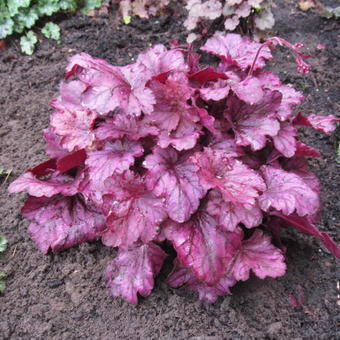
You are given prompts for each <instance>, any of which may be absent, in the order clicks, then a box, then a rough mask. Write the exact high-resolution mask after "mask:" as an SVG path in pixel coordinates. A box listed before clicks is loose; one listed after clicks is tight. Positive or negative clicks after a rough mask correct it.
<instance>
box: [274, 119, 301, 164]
mask: <svg viewBox="0 0 340 340" xmlns="http://www.w3.org/2000/svg"><path fill="white" fill-rule="evenodd" d="M295 137H296V130H295V128H294V126H291V125H290V124H289V123H281V128H280V130H279V132H278V133H277V135H276V136H274V137H273V142H274V145H275V148H276V149H277V150H278V151H280V152H281V153H282V154H283V155H284V156H285V157H293V156H294V155H295V151H296V139H295Z"/></svg>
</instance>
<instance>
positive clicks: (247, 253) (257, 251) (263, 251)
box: [229, 229, 286, 281]
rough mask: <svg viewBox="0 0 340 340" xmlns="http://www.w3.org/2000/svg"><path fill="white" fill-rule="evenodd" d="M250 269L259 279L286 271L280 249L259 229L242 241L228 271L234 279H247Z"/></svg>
mask: <svg viewBox="0 0 340 340" xmlns="http://www.w3.org/2000/svg"><path fill="white" fill-rule="evenodd" d="M250 271H253V272H254V273H255V275H256V276H258V277H259V278H261V279H264V278H265V277H279V276H282V275H284V273H285V272H286V264H285V262H284V256H283V255H282V252H281V250H279V249H278V248H276V247H274V246H273V245H272V243H271V241H270V237H269V236H266V235H264V234H263V232H262V231H261V230H258V229H257V230H255V232H254V234H253V235H252V236H251V238H250V239H248V240H246V241H243V243H242V247H241V249H240V250H239V251H238V252H237V255H236V256H235V258H234V261H233V265H232V269H229V272H230V273H231V274H232V275H233V277H235V279H236V280H242V281H245V280H248V279H249V275H250Z"/></svg>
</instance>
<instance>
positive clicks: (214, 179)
mask: <svg viewBox="0 0 340 340" xmlns="http://www.w3.org/2000/svg"><path fill="white" fill-rule="evenodd" d="M192 161H193V162H194V163H195V164H197V165H198V166H199V168H200V170H199V172H198V174H199V177H200V179H201V181H202V184H203V185H205V187H206V188H207V189H213V188H215V189H217V190H218V191H219V192H220V193H221V194H222V196H223V199H224V200H225V201H227V202H232V203H234V204H237V203H239V204H250V205H254V203H255V199H256V198H257V197H258V196H259V192H260V191H264V190H265V189H266V186H265V183H264V182H263V179H262V178H261V176H259V175H258V174H257V173H256V171H254V170H252V169H250V168H248V167H247V166H246V165H244V164H243V163H242V162H241V161H239V160H236V159H234V158H231V157H229V156H228V155H227V154H225V153H223V152H219V151H214V150H212V149H209V148H206V149H205V151H204V152H200V153H196V154H195V155H194V156H193V157H192Z"/></svg>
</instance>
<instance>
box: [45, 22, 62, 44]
mask: <svg viewBox="0 0 340 340" xmlns="http://www.w3.org/2000/svg"><path fill="white" fill-rule="evenodd" d="M41 33H42V34H43V35H44V36H45V37H46V38H47V39H53V40H57V41H59V40H60V27H59V26H58V25H56V24H54V23H53V22H48V23H47V24H46V25H45V26H44V27H43V28H42V30H41Z"/></svg>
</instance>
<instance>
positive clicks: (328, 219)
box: [0, 0, 340, 340]
mask: <svg viewBox="0 0 340 340" xmlns="http://www.w3.org/2000/svg"><path fill="white" fill-rule="evenodd" d="M296 2H297V1H290V0H285V1H276V3H277V7H276V8H275V11H274V12H275V17H276V25H275V27H274V29H273V31H272V34H275V35H278V36H280V37H282V38H286V39H288V40H289V41H291V42H294V43H295V42H303V43H304V44H305V46H306V51H307V53H309V54H311V55H313V56H314V57H313V58H312V59H310V63H311V65H312V66H313V69H312V72H311V73H310V74H309V75H300V74H297V73H296V69H295V64H294V61H293V58H292V57H291V56H290V54H289V52H288V51H287V50H282V49H279V50H277V51H276V52H275V54H276V57H277V58H276V59H275V61H274V62H272V63H270V65H269V67H270V69H272V70H274V71H275V72H277V73H279V74H280V76H281V78H282V80H283V81H284V82H285V83H290V84H292V85H293V86H295V87H296V88H298V89H299V90H300V91H302V92H303V93H304V94H305V97H306V100H305V102H304V104H303V105H302V106H301V108H300V109H301V111H303V112H305V113H316V114H321V115H323V114H336V111H339V99H340V97H339V96H340V93H339V88H340V86H339V85H340V80H339V74H340V66H339V55H340V45H339V42H340V39H339V32H340V30H339V28H340V25H339V22H336V21H335V20H327V19H324V18H321V17H320V16H319V15H318V14H316V13H313V12H311V11H309V12H301V11H299V10H298V9H297V7H296ZM325 2H326V1H325ZM328 3H329V4H333V5H335V4H336V3H337V1H329V2H328ZM183 15H184V11H183V8H182V7H181V6H180V5H178V4H177V5H176V4H175V5H174V6H173V7H172V9H171V11H170V12H169V13H167V14H165V15H164V16H162V17H160V18H155V19H152V20H138V19H134V20H133V22H132V24H130V25H128V26H124V25H122V24H121V23H120V22H119V18H118V16H117V15H116V14H115V12H114V11H111V12H110V13H109V14H108V15H102V14H101V15H96V16H94V17H84V16H80V15H75V16H61V17H56V18H55V21H57V22H58V23H59V24H60V26H61V29H62V40H61V43H60V44H57V43H55V42H53V41H48V40H46V39H44V38H42V39H41V43H40V44H39V46H38V48H37V51H36V52H35V54H34V55H33V56H24V55H22V54H21V53H20V51H19V46H18V39H12V40H10V41H8V42H7V48H6V49H5V50H3V51H2V52H0V53H1V55H0V117H1V120H0V167H1V168H5V169H12V175H11V176H10V177H9V178H8V179H7V181H6V183H2V185H1V196H0V210H1V211H0V216H1V225H0V234H3V235H5V236H6V237H7V239H8V242H9V246H8V249H7V251H6V253H5V256H3V257H2V258H1V260H0V261H1V262H0V270H1V271H3V272H5V273H6V275H7V279H6V284H7V289H6V291H5V292H4V293H3V294H2V295H1V296H0V339H15V340H17V339H18V340H19V339H20V340H26V339H27V340H35V339H45V340H46V339H47V340H63V339H65V340H72V339H93V340H99V339H100V340H111V339H112V340H114V339H122V340H123V339H129V340H135V339H136V340H137V339H155V340H156V339H162V340H166V339H168V340H170V339H176V340H177V339H178V340H182V339H183V340H189V339H190V340H222V339H339V338H340V331H339V323H340V318H339V307H340V301H339V295H338V294H340V291H339V279H340V277H339V265H338V264H337V262H336V260H335V259H334V258H333V257H332V256H331V255H330V254H329V253H328V252H327V251H326V250H325V249H324V247H323V246H322V245H321V244H320V242H319V241H318V240H315V239H313V238H312V237H309V236H306V235H301V234H297V233H295V232H294V231H288V232H286V234H285V235H284V242H285V244H286V245H287V263H288V270H287V274H286V275H285V276H284V277H282V278H279V279H265V280H260V279H257V278H255V277H252V278H251V279H250V280H248V281H247V282H240V283H238V284H237V285H236V286H235V287H234V288H232V289H231V291H232V295H231V296H226V297H223V298H219V299H218V301H217V302H216V303H215V304H210V305H209V304H208V305H206V304H200V303H199V302H198V301H197V297H196V296H195V294H194V293H192V292H188V291H186V290H185V289H171V288H169V287H167V285H166V284H165V283H164V278H165V276H166V271H167V270H169V268H166V269H165V270H164V271H163V272H162V273H161V274H160V276H159V277H158V279H157V281H156V285H155V289H154V291H153V292H152V293H151V295H150V296H148V297H147V298H141V299H140V303H139V305H138V306H136V307H135V306H133V305H130V304H128V303H127V302H125V301H123V300H122V299H120V298H113V297H112V296H111V295H110V293H109V292H108V290H107V289H106V288H105V285H104V283H103V269H104V268H105V266H106V264H107V263H108V262H109V261H110V260H111V259H112V258H113V257H114V254H115V250H114V249H110V248H107V247H104V246H102V245H101V244H100V242H94V243H87V244H82V245H80V246H77V247H73V248H72V249H69V250H66V251H63V252H59V253H50V254H48V255H43V254H41V253H40V252H39V251H38V250H37V249H36V248H35V246H34V244H33V242H32V241H31V240H30V239H29V237H28V234H27V225H28V221H27V220H24V219H23V218H22V217H21V216H20V214H19V211H20V208H21V206H22V204H23V202H24V199H25V194H17V195H9V194H8V193H7V187H8V183H9V182H11V181H12V180H13V179H15V178H16V177H17V176H19V175H20V174H21V173H22V172H23V171H24V170H25V169H27V168H30V167H32V166H34V165H35V164H37V163H38V162H41V161H43V160H45V159H46V155H45V153H44V143H43V140H42V131H43V129H44V128H46V127H47V126H48V120H49V115H50V113H51V112H52V109H51V108H49V106H48V102H49V101H50V100H51V99H52V98H53V97H55V96H56V95H57V94H58V84H59V82H60V80H61V79H62V77H63V72H64V68H65V66H66V63H67V60H68V58H69V57H70V56H71V55H73V54H75V53H78V52H83V51H85V52H87V53H89V54H91V55H92V56H95V57H101V58H104V59H106V60H108V61H109V62H111V63H113V64H117V65H124V64H127V63H130V62H132V61H133V60H135V58H136V56H137V55H138V53H139V52H140V51H143V50H144V49H145V48H147V47H148V46H150V44H154V43H164V44H166V43H168V42H169V41H171V40H174V39H176V40H178V41H180V42H184V41H185V36H186V32H185V31H184V29H183V27H182V21H183V19H184V16H183ZM42 24H43V23H41V25H42ZM318 44H323V45H325V47H326V48H325V49H318V48H317V45H318ZM301 134H302V136H303V140H304V141H305V142H308V143H309V144H310V145H312V146H314V147H316V148H318V149H319V150H320V152H321V153H322V156H323V157H322V158H319V159H313V160H311V161H310V165H311V168H312V169H313V171H314V172H315V173H316V174H317V175H318V176H319V178H320V181H321V183H322V196H321V197H322V205H323V209H322V215H321V218H320V222H319V227H320V229H321V230H322V231H326V232H328V233H329V234H330V235H331V236H332V237H333V238H335V239H336V240H337V241H339V212H340V206H339V192H340V191H339V186H338V185H339V164H337V162H336V145H337V137H339V136H340V135H339V131H338V134H334V135H332V136H325V135H322V134H321V133H318V132H311V131H309V130H301ZM2 182H4V178H3V177H2ZM337 285H338V288H337ZM302 293H303V295H304V300H305V301H304V304H303V306H301V307H298V308H296V307H295V308H294V307H293V306H292V304H291V302H290V297H291V296H297V295H301V294H302Z"/></svg>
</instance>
